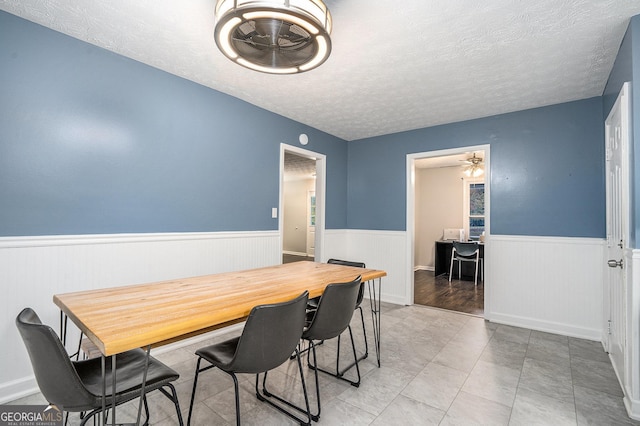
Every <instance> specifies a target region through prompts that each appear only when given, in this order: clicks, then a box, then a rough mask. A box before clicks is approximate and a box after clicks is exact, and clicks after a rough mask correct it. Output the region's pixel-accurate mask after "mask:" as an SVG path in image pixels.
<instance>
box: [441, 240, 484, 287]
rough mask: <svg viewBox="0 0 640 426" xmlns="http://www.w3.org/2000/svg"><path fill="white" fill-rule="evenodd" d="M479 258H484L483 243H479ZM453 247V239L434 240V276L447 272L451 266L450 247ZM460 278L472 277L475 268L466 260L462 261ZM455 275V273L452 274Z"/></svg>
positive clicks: (471, 278)
mask: <svg viewBox="0 0 640 426" xmlns="http://www.w3.org/2000/svg"><path fill="white" fill-rule="evenodd" d="M479 246H480V258H481V259H484V244H482V243H480V244H479ZM452 248H453V241H449V240H447V241H436V252H435V274H434V275H435V276H436V277H437V276H439V275H442V274H449V268H450V267H451V249H452ZM462 263H463V265H462V279H467V278H468V279H470V280H473V279H474V275H475V269H474V266H473V265H471V264H470V263H468V262H462ZM454 276H456V275H454Z"/></svg>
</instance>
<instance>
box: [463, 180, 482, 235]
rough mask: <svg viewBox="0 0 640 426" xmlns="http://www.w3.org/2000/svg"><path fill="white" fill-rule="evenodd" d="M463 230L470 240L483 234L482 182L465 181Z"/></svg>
mask: <svg viewBox="0 0 640 426" xmlns="http://www.w3.org/2000/svg"><path fill="white" fill-rule="evenodd" d="M464 184H465V191H464V192H465V201H464V204H465V208H464V210H465V230H466V234H467V235H468V236H469V237H468V238H469V239H470V240H478V239H479V238H480V235H482V233H483V232H484V182H477V181H472V180H465V181H464Z"/></svg>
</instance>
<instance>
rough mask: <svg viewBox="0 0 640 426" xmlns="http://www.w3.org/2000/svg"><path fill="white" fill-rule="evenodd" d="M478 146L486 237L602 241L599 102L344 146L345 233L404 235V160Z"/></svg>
mask: <svg viewBox="0 0 640 426" xmlns="http://www.w3.org/2000/svg"><path fill="white" fill-rule="evenodd" d="M484 144H490V145H491V180H490V185H491V232H492V233H493V234H503V235H539V236H561V237H597V238H602V237H604V235H605V191H604V124H603V119H602V100H601V98H600V97H596V98H592V99H586V100H582V101H577V102H570V103H565V104H560V105H553V106H549V107H544V108H536V109H532V110H527V111H520V112H516V113H511V114H504V115H500V116H494V117H489V118H483V119H478V120H472V121H466V122H461V123H455V124H450V125H444V126H437V127H431V128H426V129H420V130H414V131H410V132H403V133H397V134H392V135H386V136H380V137H375V138H370V139H363V140H359V141H356V142H351V143H349V189H348V199H349V209H348V217H347V223H348V226H349V228H356V229H379V230H404V229H406V224H405V222H406V155H407V154H410V153H418V152H427V151H435V150H441V149H447V148H458V147H464V146H472V145H484ZM434 203H437V200H434Z"/></svg>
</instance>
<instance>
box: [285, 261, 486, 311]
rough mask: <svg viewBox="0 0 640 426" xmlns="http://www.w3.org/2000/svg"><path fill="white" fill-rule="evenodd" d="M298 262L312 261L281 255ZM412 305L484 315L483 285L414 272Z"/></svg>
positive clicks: (430, 272) (445, 276)
mask: <svg viewBox="0 0 640 426" xmlns="http://www.w3.org/2000/svg"><path fill="white" fill-rule="evenodd" d="M300 260H310V261H313V258H312V257H305V256H295V255H291V254H283V255H282V263H289V262H297V261H300ZM413 300H414V303H415V304H417V305H425V306H431V307H434V308H440V309H446V310H449V311H455V312H463V313H466V314H471V315H478V316H482V315H484V283H483V282H482V281H479V282H478V286H477V287H476V286H475V285H474V284H473V281H460V280H451V284H449V278H448V276H447V275H441V276H439V277H437V278H436V277H434V275H433V271H416V272H415V280H414V298H413Z"/></svg>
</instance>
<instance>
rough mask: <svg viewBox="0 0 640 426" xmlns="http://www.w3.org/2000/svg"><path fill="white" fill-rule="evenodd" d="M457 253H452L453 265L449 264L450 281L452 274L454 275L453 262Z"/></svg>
mask: <svg viewBox="0 0 640 426" xmlns="http://www.w3.org/2000/svg"><path fill="white" fill-rule="evenodd" d="M454 254H455V253H452V254H451V266H449V282H451V276H452V275H453V262H454V260H455V256H454Z"/></svg>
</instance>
